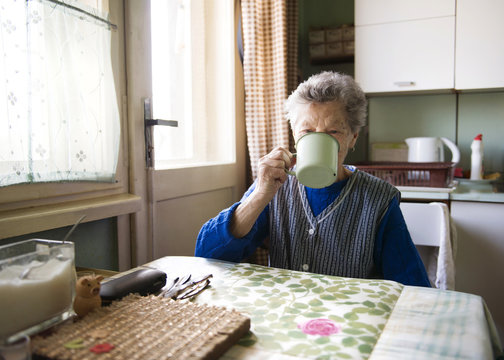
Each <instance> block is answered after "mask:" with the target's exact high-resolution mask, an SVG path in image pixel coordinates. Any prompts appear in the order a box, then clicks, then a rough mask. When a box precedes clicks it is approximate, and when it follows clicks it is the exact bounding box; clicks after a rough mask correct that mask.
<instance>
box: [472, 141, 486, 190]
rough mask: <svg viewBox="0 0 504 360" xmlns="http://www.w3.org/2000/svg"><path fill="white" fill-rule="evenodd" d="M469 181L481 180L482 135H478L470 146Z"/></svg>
mask: <svg viewBox="0 0 504 360" xmlns="http://www.w3.org/2000/svg"><path fill="white" fill-rule="evenodd" d="M470 179H471V180H482V179H483V135H481V134H478V135H476V137H475V138H474V140H473V142H472V144H471V177H470Z"/></svg>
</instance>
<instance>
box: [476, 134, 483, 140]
mask: <svg viewBox="0 0 504 360" xmlns="http://www.w3.org/2000/svg"><path fill="white" fill-rule="evenodd" d="M474 140H480V141H481V140H483V135H482V134H478V135H476V137H475V138H474Z"/></svg>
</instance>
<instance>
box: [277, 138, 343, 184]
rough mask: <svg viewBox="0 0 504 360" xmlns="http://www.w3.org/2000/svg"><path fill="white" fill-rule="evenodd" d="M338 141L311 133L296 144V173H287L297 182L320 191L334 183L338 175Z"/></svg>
mask: <svg viewBox="0 0 504 360" xmlns="http://www.w3.org/2000/svg"><path fill="white" fill-rule="evenodd" d="M338 152H339V143H338V140H336V139H335V138H333V137H332V136H331V135H328V134H326V133H322V132H311V133H308V134H305V135H303V136H301V137H300V138H299V139H298V141H297V142H296V171H287V173H288V174H289V175H294V176H296V177H297V179H298V181H299V182H300V183H301V184H303V185H305V186H307V187H309V188H314V189H321V188H324V187H326V186H329V185H331V184H332V183H334V182H335V181H336V177H337V175H338Z"/></svg>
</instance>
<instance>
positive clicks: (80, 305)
mask: <svg viewBox="0 0 504 360" xmlns="http://www.w3.org/2000/svg"><path fill="white" fill-rule="evenodd" d="M102 280H103V276H101V275H99V276H94V275H87V276H83V277H81V278H80V279H79V280H77V284H76V286H75V290H76V291H75V300H74V303H73V308H74V311H75V312H76V313H77V315H78V316H79V317H83V316H86V315H87V314H88V313H89V312H90V311H92V310H94V309H96V308H99V307H100V306H101V303H102V300H101V297H100V286H101V285H100V283H101V281H102Z"/></svg>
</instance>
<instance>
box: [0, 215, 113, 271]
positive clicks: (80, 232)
mask: <svg viewBox="0 0 504 360" xmlns="http://www.w3.org/2000/svg"><path fill="white" fill-rule="evenodd" d="M71 228H72V226H67V227H62V228H58V229H52V230H48V231H42V232H38V233H33V234H27V235H23V236H17V237H14V238H9V239H2V240H0V246H1V245H5V244H10V243H12V242H16V241H22V240H27V239H49V240H62V239H63V238H64V237H65V235H66V234H67V233H68V231H69V230H70V229H71ZM68 240H69V241H72V242H73V243H74V244H75V266H78V267H89V268H96V269H106V270H114V271H118V270H119V264H118V251H117V221H116V218H110V219H104V220H98V221H92V222H88V223H81V224H79V225H78V226H77V227H76V228H75V231H74V232H73V233H72V235H71V236H70V238H69V239H68Z"/></svg>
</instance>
